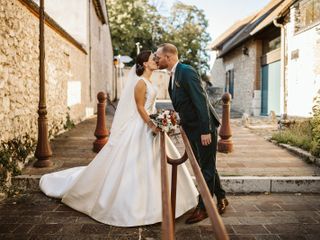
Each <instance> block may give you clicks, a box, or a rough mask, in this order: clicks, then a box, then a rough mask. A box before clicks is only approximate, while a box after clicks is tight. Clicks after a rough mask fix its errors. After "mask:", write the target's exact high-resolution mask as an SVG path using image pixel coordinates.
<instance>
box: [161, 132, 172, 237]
mask: <svg viewBox="0 0 320 240" xmlns="http://www.w3.org/2000/svg"><path fill="white" fill-rule="evenodd" d="M160 145H161V146H160V147H161V192H162V194H161V195H162V224H161V235H162V237H161V239H162V240H174V239H175V237H174V232H173V219H172V209H171V204H170V203H171V201H170V195H169V183H168V171H167V154H166V142H165V133H164V132H161V133H160Z"/></svg>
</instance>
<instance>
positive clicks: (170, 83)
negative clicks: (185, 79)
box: [169, 72, 173, 90]
mask: <svg viewBox="0 0 320 240" xmlns="http://www.w3.org/2000/svg"><path fill="white" fill-rule="evenodd" d="M172 78H173V72H170V79H169V87H170V89H171V90H172V89H173V82H172Z"/></svg>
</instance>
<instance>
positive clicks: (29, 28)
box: [0, 0, 115, 141]
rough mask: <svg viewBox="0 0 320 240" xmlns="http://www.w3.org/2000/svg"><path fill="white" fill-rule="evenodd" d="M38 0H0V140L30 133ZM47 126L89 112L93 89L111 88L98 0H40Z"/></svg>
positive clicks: (57, 127) (53, 128) (107, 39)
mask: <svg viewBox="0 0 320 240" xmlns="http://www.w3.org/2000/svg"><path fill="white" fill-rule="evenodd" d="M38 2H39V1H38V0H35V1H32V0H0V46H1V47H0V123H1V124H0V133H1V134H0V141H2V140H9V139H11V138H13V137H15V136H21V135H23V134H24V133H28V134H30V135H31V136H36V132H37V117H38V114H37V109H38V100H39V60H38V58H39V7H38V4H39V3H38ZM45 11H46V21H45V51H46V53H45V57H46V58H45V69H46V73H45V75H46V99H47V111H48V115H47V116H48V125H49V132H50V133H51V134H56V133H57V132H59V131H61V130H62V129H63V128H64V125H65V124H66V121H67V118H70V121H73V122H79V121H81V120H83V119H85V118H87V117H90V116H91V115H93V114H94V112H95V108H96V103H97V102H96V94H97V93H98V92H99V91H104V92H108V93H109V94H110V95H111V96H112V95H113V94H114V85H115V82H114V78H113V52H112V43H111V36H110V31H109V25H108V16H107V10H106V5H105V2H104V1H103V0H68V1H64V0H50V1H49V0H48V1H45Z"/></svg>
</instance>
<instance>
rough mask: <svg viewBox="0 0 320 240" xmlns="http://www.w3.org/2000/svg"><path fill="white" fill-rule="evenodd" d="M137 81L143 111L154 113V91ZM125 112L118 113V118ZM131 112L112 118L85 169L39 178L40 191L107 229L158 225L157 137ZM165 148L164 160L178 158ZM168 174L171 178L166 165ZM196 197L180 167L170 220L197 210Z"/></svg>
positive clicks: (169, 146)
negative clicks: (127, 116) (100, 145)
mask: <svg viewBox="0 0 320 240" xmlns="http://www.w3.org/2000/svg"><path fill="white" fill-rule="evenodd" d="M140 79H141V78H140ZM142 79H143V78H142ZM143 80H144V81H145V83H146V86H147V92H146V103H145V109H146V111H147V112H148V113H149V114H151V113H154V112H155V111H156V109H155V99H156V88H155V87H154V86H153V85H152V84H151V83H150V82H149V81H148V80H146V79H143ZM131 88H132V87H131ZM129 91H133V89H129ZM127 92H128V91H127ZM129 94H130V93H129ZM132 100H133V99H132ZM120 102H121V100H120ZM120 102H119V105H120ZM127 104H129V103H127ZM119 105H118V107H119ZM124 105H125V103H123V104H122V105H121V106H122V108H123V106H124ZM133 105H134V106H135V103H134V104H133ZM121 106H120V108H121ZM117 111H118V110H117ZM128 111H129V109H128V110H127V111H123V112H124V113H123V115H125V112H128ZM134 112H135V114H133V115H132V114H131V116H130V119H123V121H122V124H120V125H119V122H121V119H120V118H119V117H117V113H116V116H115V118H114V121H117V123H114V124H115V126H116V125H117V127H113V126H112V129H111V135H110V138H109V141H108V143H107V144H106V145H105V146H104V147H103V148H102V149H101V151H100V152H99V153H98V154H97V155H96V157H95V158H94V159H93V160H92V162H91V163H90V164H89V165H88V166H85V167H76V168H71V169H67V170H63V171H60V172H55V173H50V174H46V175H44V176H42V177H41V179H40V188H41V190H42V191H43V192H44V193H45V194H46V195H47V196H50V197H56V198H62V202H63V203H65V204H66V205H68V206H70V207H71V208H73V209H76V210H78V211H80V212H82V213H85V214H87V215H89V216H90V217H92V218H93V219H95V220H97V221H99V222H102V223H106V224H109V225H114V226H127V227H129V226H140V225H147V224H153V223H157V222H161V221H162V202H161V173H160V137H159V136H160V135H159V134H158V135H157V136H156V137H154V136H153V135H152V132H151V130H150V128H148V126H147V124H145V123H144V121H143V120H142V118H141V117H140V115H137V111H136V110H134ZM118 119H119V120H118ZM166 149H167V153H168V155H169V156H170V157H172V158H178V157H180V154H179V152H178V151H177V149H176V147H175V146H174V145H173V143H172V142H171V140H170V138H169V137H168V136H166ZM168 172H169V176H170V178H171V166H168ZM197 195H198V191H197V189H196V188H195V186H194V184H193V181H192V179H191V176H190V174H189V172H188V170H187V167H186V166H185V164H182V165H180V166H179V167H178V184H177V204H176V217H179V216H181V215H182V214H183V213H185V212H186V211H188V210H189V209H191V208H193V207H195V206H196V205H197Z"/></svg>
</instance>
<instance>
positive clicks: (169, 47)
mask: <svg viewBox="0 0 320 240" xmlns="http://www.w3.org/2000/svg"><path fill="white" fill-rule="evenodd" d="M159 48H162V52H163V53H171V54H174V55H178V49H177V47H176V46H175V45H173V44H171V43H163V44H161V45H160V46H159Z"/></svg>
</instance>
